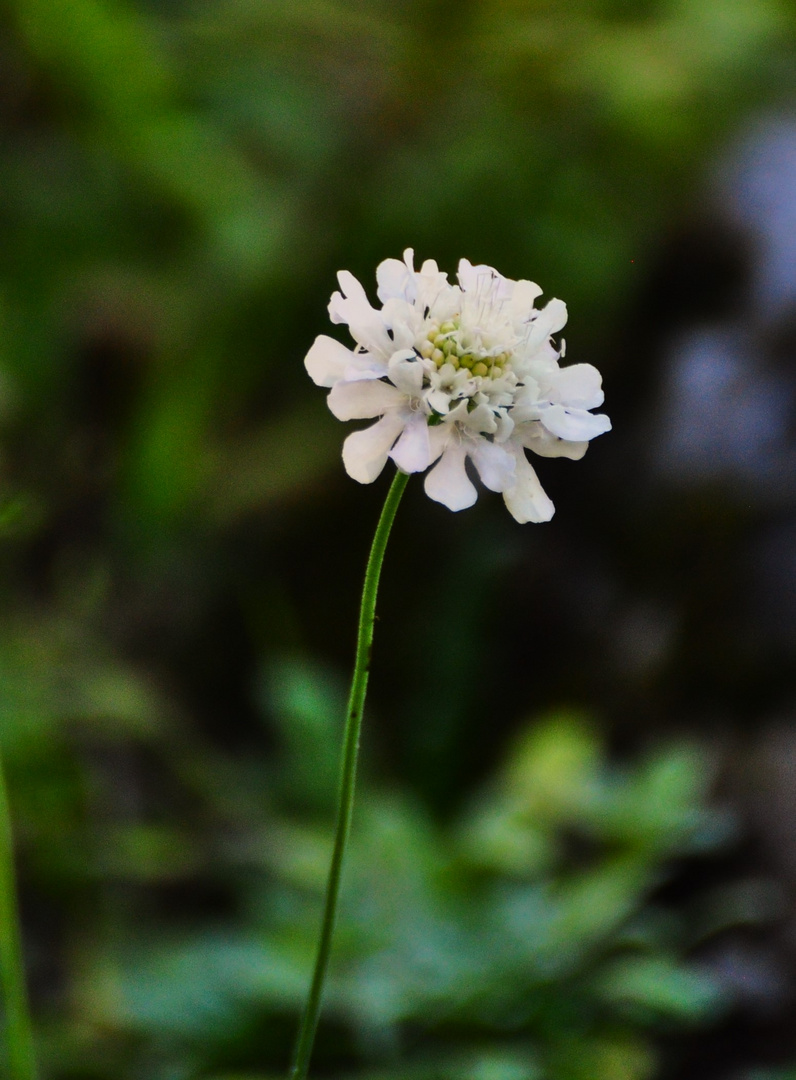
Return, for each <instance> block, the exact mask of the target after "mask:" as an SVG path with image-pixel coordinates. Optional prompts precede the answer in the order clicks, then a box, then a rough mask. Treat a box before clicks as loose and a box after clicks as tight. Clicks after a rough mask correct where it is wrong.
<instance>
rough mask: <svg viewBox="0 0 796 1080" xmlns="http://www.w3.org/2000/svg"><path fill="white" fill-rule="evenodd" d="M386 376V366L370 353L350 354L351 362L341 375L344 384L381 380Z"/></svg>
mask: <svg viewBox="0 0 796 1080" xmlns="http://www.w3.org/2000/svg"><path fill="white" fill-rule="evenodd" d="M386 374H387V365H386V364H385V362H384V361H383V360H379V359H378V357H375V356H371V354H370V353H367V352H365V353H352V354H351V362H350V363H349V365H348V367H347V368H346V369H345V372H344V373H343V378H344V379H345V380H346V382H356V381H357V380H358V379H383V378H384V376H385V375H386Z"/></svg>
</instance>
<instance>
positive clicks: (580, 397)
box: [550, 364, 605, 409]
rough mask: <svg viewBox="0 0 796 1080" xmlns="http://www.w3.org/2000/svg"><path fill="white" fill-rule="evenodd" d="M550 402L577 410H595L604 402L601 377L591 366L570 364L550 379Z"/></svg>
mask: <svg viewBox="0 0 796 1080" xmlns="http://www.w3.org/2000/svg"><path fill="white" fill-rule="evenodd" d="M550 381H551V384H552V389H553V393H552V394H551V395H550V400H551V401H554V402H557V403H559V404H561V405H569V406H572V407H574V408H578V409H596V408H598V407H599V406H600V405H602V403H603V402H604V401H605V394H604V393H603V389H602V383H603V380H602V375H600V373H599V371H598V370H597V368H596V367H594V366H593V365H592V364H571V365H570V366H569V367H565V368H561V369H560V370H559V371H558V372H557V373H556V376H555V378H554V379H551V380H550Z"/></svg>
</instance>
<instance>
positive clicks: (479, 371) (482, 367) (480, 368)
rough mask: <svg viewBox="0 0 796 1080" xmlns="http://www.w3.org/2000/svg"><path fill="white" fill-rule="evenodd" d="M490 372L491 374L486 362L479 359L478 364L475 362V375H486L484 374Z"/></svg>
mask: <svg viewBox="0 0 796 1080" xmlns="http://www.w3.org/2000/svg"><path fill="white" fill-rule="evenodd" d="M488 374H489V368H488V367H487V366H486V364H485V363H484V362H483V360H479V361H478V363H477V364H473V375H481V376H484V375H488Z"/></svg>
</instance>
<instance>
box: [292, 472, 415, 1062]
mask: <svg viewBox="0 0 796 1080" xmlns="http://www.w3.org/2000/svg"><path fill="white" fill-rule="evenodd" d="M408 480H409V477H408V476H407V475H406V474H405V473H401V472H397V473H396V474H395V477H394V478H393V482H392V485H391V486H390V490H389V492H388V493H387V498H386V500H385V503H384V509H383V510H382V512H381V517H380V518H379V524H378V525H377V526H376V535H375V536H374V537H373V544H372V546H371V549H370V556H369V557H368V566H367V570H366V571H365V583H364V585H363V586H362V603H361V604H360V608H359V633H358V635H357V655H356V662H355V664H354V676H353V678H352V680H351V693H350V694H349V697H348V711H347V713H346V722H345V733H344V735H343V754H342V759H341V763H340V792H339V802H338V806H337V827H336V830H335V837H334V849H333V851H332V864H331V866H330V867H329V879H328V881H327V883H326V900H325V902H324V907H323V919H322V921H321V937H320V941H319V942H318V953H317V955H316V957H315V970H314V972H313V975H312V983H311V985H310V991H309V995H308V997H307V1004H306V1007H305V1009H304V1016H303V1017H302V1021H301V1028H300V1029H299V1035H298V1041H297V1043H296V1053H295V1056H294V1058H293V1067H292V1069H291V1070H290V1080H305V1077H306V1076H307V1069H308V1068H309V1064H310V1055H311V1053H312V1044H313V1042H314V1041H315V1030H316V1028H317V1026H318V1015H319V1013H320V1010H321V997H322V996H323V983H324V979H325V978H326V969H327V967H328V966H329V953H330V952H331V948H332V935H333V934H334V923H335V916H336V914H337V900H338V898H339V895H340V874H341V871H342V868H343V856H344V855H345V848H346V842H347V840H348V834H349V832H350V829H351V816H352V814H353V811H354V787H355V784H356V772H357V757H358V754H359V732H360V729H361V727H362V709H363V706H364V704H365V692H366V690H367V688H368V672H369V670H370V648H371V645H372V643H373V623H374V620H375V617H376V594H377V592H378V588H379V575H380V574H381V565H382V563H383V562H384V552H385V550H386V547H387V540H388V539H389V536H390V529H391V528H392V523H393V520H394V518H395V511H396V510H397V509H398V503H399V502H400V501H401V496H402V495H403V493H404V488H405V487H406V484H407V481H408Z"/></svg>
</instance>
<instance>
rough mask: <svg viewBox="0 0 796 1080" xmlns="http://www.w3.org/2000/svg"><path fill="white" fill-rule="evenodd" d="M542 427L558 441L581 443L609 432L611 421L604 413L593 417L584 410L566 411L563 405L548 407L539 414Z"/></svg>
mask: <svg viewBox="0 0 796 1080" xmlns="http://www.w3.org/2000/svg"><path fill="white" fill-rule="evenodd" d="M539 415H540V418H541V421H542V423H543V424H544V426H545V427H546V428H547V430H548V431H550V432H552V434H553V435H558V437H559V439H570V440H571V441H572V442H583V440H584V439H594V438H595V437H596V436H597V435H603V434H605V432H606V431H610V430H611V421H610V420H609V419H608V417H607V416H606V415H605V414H604V413H598V414H597V415H596V416H593V415H592V414H591V413H590V412H586V410H585V409H567V408H565V407H564V406H563V405H550V406H549V407H548V408H546V409H544V410H543V411H542V412H540V414H539Z"/></svg>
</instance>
